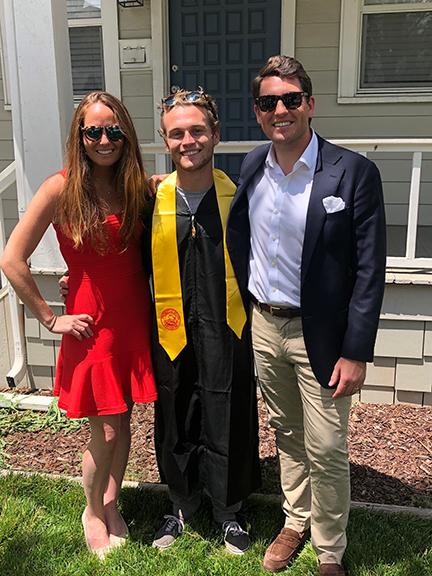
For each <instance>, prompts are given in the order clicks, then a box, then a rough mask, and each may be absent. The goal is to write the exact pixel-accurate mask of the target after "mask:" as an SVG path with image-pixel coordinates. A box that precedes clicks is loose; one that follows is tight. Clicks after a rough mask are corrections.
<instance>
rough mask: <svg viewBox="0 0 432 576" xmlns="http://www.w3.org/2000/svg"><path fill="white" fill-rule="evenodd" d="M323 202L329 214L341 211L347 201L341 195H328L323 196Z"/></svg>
mask: <svg viewBox="0 0 432 576" xmlns="http://www.w3.org/2000/svg"><path fill="white" fill-rule="evenodd" d="M322 203H323V205H324V208H325V211H326V212H327V214H333V212H340V211H341V210H343V209H344V208H345V202H344V201H343V200H342V198H340V197H339V196H327V197H326V198H323V201H322Z"/></svg>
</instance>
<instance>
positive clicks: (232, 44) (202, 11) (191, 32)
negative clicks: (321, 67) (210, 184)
mask: <svg viewBox="0 0 432 576" xmlns="http://www.w3.org/2000/svg"><path fill="white" fill-rule="evenodd" d="M169 17H170V67H171V73H170V80H171V87H172V88H174V89H175V87H177V86H179V87H181V88H187V89H195V88H197V87H198V86H202V87H203V88H204V89H205V90H206V92H208V93H209V94H211V95H212V96H214V97H215V98H216V101H217V104H218V107H219V115H220V119H221V125H222V140H260V139H262V138H263V136H262V132H261V130H260V128H259V126H258V125H257V123H256V121H255V116H254V114H253V109H252V97H251V94H250V85H251V80H252V79H253V78H254V77H255V76H256V74H257V72H258V70H259V69H260V68H261V66H262V65H263V64H264V62H265V61H266V60H267V58H268V57H269V56H271V55H273V54H279V52H280V21H281V2H280V0H249V1H245V0H170V2H169ZM242 157H243V155H240V154H223V155H221V154H218V155H217V156H216V162H215V164H216V166H218V167H219V168H222V169H223V170H226V171H227V172H228V173H229V174H230V175H231V177H232V178H234V179H236V178H237V176H238V173H239V168H240V163H241V160H242Z"/></svg>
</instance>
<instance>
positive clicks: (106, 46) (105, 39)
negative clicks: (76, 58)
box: [67, 0, 121, 106]
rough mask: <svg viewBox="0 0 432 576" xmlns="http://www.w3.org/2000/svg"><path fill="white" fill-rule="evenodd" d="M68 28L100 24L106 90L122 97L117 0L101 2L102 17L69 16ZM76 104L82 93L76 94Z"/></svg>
mask: <svg viewBox="0 0 432 576" xmlns="http://www.w3.org/2000/svg"><path fill="white" fill-rule="evenodd" d="M67 22H68V28H85V27H89V26H91V27H96V26H99V27H101V29H102V56H103V67H104V78H105V90H106V91H107V92H110V94H113V95H114V96H117V98H121V83H120V55H119V49H118V46H119V31H118V14H117V2H116V0H104V2H101V15H100V18H68V19H67ZM73 98H74V104H75V106H76V105H77V104H78V103H79V101H80V100H81V98H82V95H81V96H80V95H75V94H74V96H73Z"/></svg>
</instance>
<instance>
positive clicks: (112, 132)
mask: <svg viewBox="0 0 432 576" xmlns="http://www.w3.org/2000/svg"><path fill="white" fill-rule="evenodd" d="M105 131H106V135H107V136H108V139H109V140H111V141H112V142H117V140H121V139H122V138H123V136H124V134H123V132H122V131H121V129H120V127H119V126H106V127H105Z"/></svg>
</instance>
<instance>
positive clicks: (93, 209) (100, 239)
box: [55, 91, 151, 252]
mask: <svg viewBox="0 0 432 576" xmlns="http://www.w3.org/2000/svg"><path fill="white" fill-rule="evenodd" d="M96 103H101V104H104V105H105V106H107V107H108V108H110V109H111V110H112V111H113V113H114V116H115V119H116V122H117V124H118V125H119V126H120V128H121V130H122V132H123V133H124V135H125V137H124V144H123V150H122V155H121V158H120V159H119V160H118V162H117V163H116V164H115V166H114V184H115V187H116V188H117V189H120V191H121V198H122V204H123V207H122V208H123V209H122V216H123V218H122V223H121V227H120V238H121V242H122V245H123V247H124V248H125V247H126V246H127V243H128V241H129V240H130V238H131V236H132V235H133V233H134V230H135V228H136V225H137V223H138V221H140V220H141V219H143V217H144V216H145V214H146V213H147V212H148V211H149V210H150V205H151V202H150V189H149V185H148V182H147V175H146V173H145V171H144V167H143V163H142V158H141V153H140V149H139V145H138V138H137V135H136V132H135V128H134V125H133V123H132V119H131V117H130V115H129V112H128V111H127V110H126V108H125V106H124V104H123V103H122V102H120V100H119V99H118V98H116V97H115V96H112V95H111V94H108V93H107V92H101V91H95V92H90V93H89V94H87V95H86V96H84V98H83V99H82V100H81V102H80V104H79V106H78V108H77V109H76V110H75V114H74V116H73V119H72V123H71V128H70V131H69V137H68V140H67V143H66V168H65V177H66V179H65V184H64V188H63V192H62V194H61V195H60V198H59V202H58V206H57V212H56V217H55V222H56V224H58V225H59V226H61V227H62V228H63V229H64V230H67V232H68V235H69V236H70V237H71V239H72V241H73V243H74V247H75V248H79V247H81V246H82V244H83V241H84V238H90V240H91V242H92V245H93V246H94V248H95V249H97V250H98V251H100V252H103V251H104V250H105V246H106V238H105V235H104V231H103V223H104V221H105V219H106V214H105V211H104V206H103V204H102V202H101V200H100V199H99V198H98V196H97V194H96V191H95V188H94V185H93V182H92V172H93V163H92V161H91V160H90V159H89V157H88V156H87V154H86V151H85V148H84V144H83V139H82V138H83V137H82V131H81V127H82V126H83V122H84V116H85V114H86V112H87V110H88V108H89V107H90V106H91V105H92V104H96Z"/></svg>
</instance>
